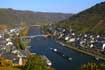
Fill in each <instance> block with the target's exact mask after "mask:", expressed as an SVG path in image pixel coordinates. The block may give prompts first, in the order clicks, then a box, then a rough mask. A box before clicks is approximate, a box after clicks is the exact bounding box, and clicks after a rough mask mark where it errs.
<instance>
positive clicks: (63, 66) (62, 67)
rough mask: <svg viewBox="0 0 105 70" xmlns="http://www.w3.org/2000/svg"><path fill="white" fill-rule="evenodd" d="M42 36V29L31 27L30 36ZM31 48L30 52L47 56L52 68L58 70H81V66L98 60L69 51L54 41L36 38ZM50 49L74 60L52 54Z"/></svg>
mask: <svg viewBox="0 0 105 70" xmlns="http://www.w3.org/2000/svg"><path fill="white" fill-rule="evenodd" d="M39 34H41V32H40V28H38V27H31V28H30V30H29V35H39ZM30 46H32V47H31V48H30V51H31V52H33V53H37V54H41V55H45V56H47V57H48V58H49V60H51V62H52V67H54V68H55V69H56V70H80V66H81V65H82V64H84V63H88V62H96V60H95V59H94V58H93V57H91V56H87V55H84V54H82V53H79V52H76V51H74V50H72V49H68V48H66V47H64V46H62V45H60V44H58V43H57V42H56V41H54V40H53V39H49V38H44V37H36V38H33V39H32V41H31V43H30ZM50 48H57V49H58V50H59V51H60V52H62V53H64V54H65V55H66V56H69V57H71V58H72V60H71V61H68V60H66V59H64V58H62V57H61V56H59V55H57V54H56V53H54V52H52V51H51V49H50Z"/></svg>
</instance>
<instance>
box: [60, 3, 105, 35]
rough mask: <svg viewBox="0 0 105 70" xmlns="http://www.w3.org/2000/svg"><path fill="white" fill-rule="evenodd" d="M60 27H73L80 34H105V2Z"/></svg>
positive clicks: (66, 21)
mask: <svg viewBox="0 0 105 70" xmlns="http://www.w3.org/2000/svg"><path fill="white" fill-rule="evenodd" d="M61 23H62V24H61ZM60 26H63V27H65V28H70V27H72V28H73V29H75V31H77V32H79V33H81V32H82V33H85V32H92V33H102V34H103V33H104V34H105V2H102V3H100V4H96V5H95V6H93V7H91V8H89V9H87V10H85V11H82V12H80V13H78V14H76V15H74V16H72V17H71V18H69V19H67V20H64V21H61V22H60Z"/></svg>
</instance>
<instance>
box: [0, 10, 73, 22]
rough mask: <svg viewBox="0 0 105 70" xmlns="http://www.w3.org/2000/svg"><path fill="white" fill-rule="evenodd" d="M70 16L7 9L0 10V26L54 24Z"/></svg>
mask: <svg viewBox="0 0 105 70" xmlns="http://www.w3.org/2000/svg"><path fill="white" fill-rule="evenodd" d="M71 15H72V14H63V13H46V12H32V11H21V10H13V9H11V8H9V9H4V8H2V9H0V24H15V23H20V22H25V23H27V24H48V23H55V22H58V21H61V20H64V19H66V18H68V17H70V16H71Z"/></svg>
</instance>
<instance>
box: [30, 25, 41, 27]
mask: <svg viewBox="0 0 105 70" xmlns="http://www.w3.org/2000/svg"><path fill="white" fill-rule="evenodd" d="M32 26H37V27H41V25H30V27H32Z"/></svg>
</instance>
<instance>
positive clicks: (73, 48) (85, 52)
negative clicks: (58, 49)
mask: <svg viewBox="0 0 105 70" xmlns="http://www.w3.org/2000/svg"><path fill="white" fill-rule="evenodd" d="M56 42H57V43H59V44H61V45H62V46H64V47H67V48H68V49H72V50H74V51H77V52H79V53H83V54H85V55H89V56H92V57H94V58H96V59H97V58H98V59H101V60H104V61H105V58H104V57H102V56H99V55H96V54H93V53H90V52H87V51H84V50H81V49H79V48H76V47H72V46H70V45H68V44H65V43H63V42H61V41H56Z"/></svg>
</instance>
